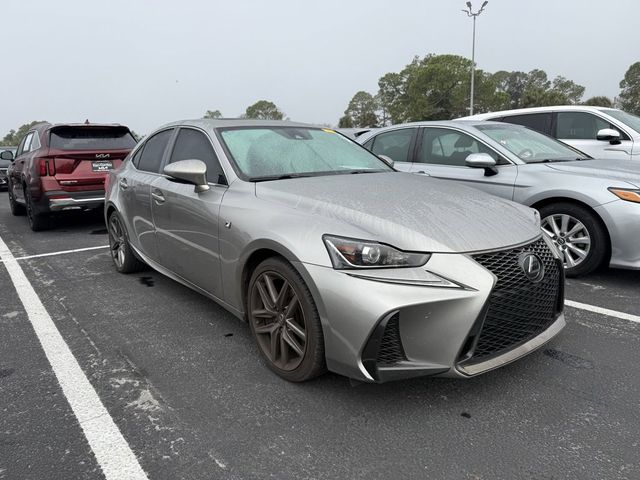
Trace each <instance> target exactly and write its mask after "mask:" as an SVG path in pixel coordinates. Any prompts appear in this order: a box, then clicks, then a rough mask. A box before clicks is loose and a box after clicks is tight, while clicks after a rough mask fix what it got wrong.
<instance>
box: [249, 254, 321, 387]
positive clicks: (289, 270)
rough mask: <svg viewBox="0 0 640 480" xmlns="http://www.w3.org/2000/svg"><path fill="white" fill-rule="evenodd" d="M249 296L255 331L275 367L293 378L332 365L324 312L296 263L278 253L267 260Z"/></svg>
mask: <svg viewBox="0 0 640 480" xmlns="http://www.w3.org/2000/svg"><path fill="white" fill-rule="evenodd" d="M246 297H247V317H248V319H249V325H250V327H251V332H252V333H253V336H254V338H255V339H256V343H257V344H258V347H259V350H260V353H261V354H262V356H263V357H264V359H265V360H266V362H267V365H268V367H269V368H270V369H271V370H273V371H274V372H275V373H276V374H278V375H279V376H280V377H282V378H284V379H285V380H289V381H291V382H304V381H306V380H310V379H312V378H315V377H317V376H319V375H321V374H323V373H324V372H325V371H326V366H325V357H324V339H323V336H322V325H321V323H320V316H319V315H318V311H317V309H316V305H315V302H314V301H313V297H312V296H311V292H310V291H309V288H308V287H307V285H306V284H305V282H304V280H303V279H302V277H301V276H300V274H299V273H298V272H297V270H296V269H295V268H293V266H292V265H291V264H289V263H288V262H286V261H285V260H283V259H281V258H278V257H272V258H268V259H267V260H265V261H263V262H262V263H261V264H260V265H258V267H257V268H256V269H255V270H254V272H253V274H252V275H251V280H250V281H249V290H248V292H247V295H246Z"/></svg>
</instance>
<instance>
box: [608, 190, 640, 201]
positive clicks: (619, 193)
mask: <svg viewBox="0 0 640 480" xmlns="http://www.w3.org/2000/svg"><path fill="white" fill-rule="evenodd" d="M609 191H610V192H611V193H613V194H614V195H615V196H616V197H618V198H620V199H621V200H626V201H627V202H633V203H640V190H634V189H631V188H614V187H609Z"/></svg>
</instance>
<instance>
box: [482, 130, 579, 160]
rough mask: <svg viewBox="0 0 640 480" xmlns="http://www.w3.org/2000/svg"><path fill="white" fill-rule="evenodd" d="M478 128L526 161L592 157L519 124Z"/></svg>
mask: <svg viewBox="0 0 640 480" xmlns="http://www.w3.org/2000/svg"><path fill="white" fill-rule="evenodd" d="M476 128H477V129H478V130H480V131H481V132H482V133H484V134H485V135H487V136H488V137H490V138H491V139H492V140H494V141H496V142H498V143H499V144H500V145H502V146H503V147H504V148H506V149H507V150H509V151H510V152H511V153H513V154H515V155H517V156H518V158H519V159H520V160H522V161H523V162H525V163H540V162H561V161H569V160H576V159H585V158H590V157H589V156H588V155H586V154H585V153H582V152H581V151H579V150H576V149H574V148H573V147H570V146H569V145H566V144H564V143H562V142H559V141H557V140H555V139H553V138H551V137H548V136H546V135H543V134H542V133H538V132H536V131H534V130H530V129H528V128H525V127H521V126H519V125H476Z"/></svg>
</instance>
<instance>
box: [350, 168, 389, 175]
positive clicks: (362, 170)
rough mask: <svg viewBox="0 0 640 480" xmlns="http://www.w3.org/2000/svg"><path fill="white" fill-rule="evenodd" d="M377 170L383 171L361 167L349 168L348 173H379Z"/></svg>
mask: <svg viewBox="0 0 640 480" xmlns="http://www.w3.org/2000/svg"><path fill="white" fill-rule="evenodd" d="M379 172H384V170H377V169H373V168H363V169H360V170H349V172H348V173H349V174H351V175H356V174H358V173H379Z"/></svg>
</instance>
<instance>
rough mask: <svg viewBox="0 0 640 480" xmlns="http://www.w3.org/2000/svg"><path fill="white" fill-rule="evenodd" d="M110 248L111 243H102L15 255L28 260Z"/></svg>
mask: <svg viewBox="0 0 640 480" xmlns="http://www.w3.org/2000/svg"><path fill="white" fill-rule="evenodd" d="M103 248H109V245H100V246H99V247H86V248H76V249H74V250H61V251H59V252H51V253H39V254H38V255H27V256H26V257H14V258H15V260H28V259H30V258H40V257H53V256H54V255H65V254H67V253H76V252H88V251H89V250H101V249H103Z"/></svg>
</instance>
